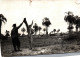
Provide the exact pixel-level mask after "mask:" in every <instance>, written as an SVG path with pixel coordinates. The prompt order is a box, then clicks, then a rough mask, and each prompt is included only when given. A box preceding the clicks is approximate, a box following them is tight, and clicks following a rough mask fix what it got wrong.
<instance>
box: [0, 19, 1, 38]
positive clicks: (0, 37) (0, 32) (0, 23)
mask: <svg viewBox="0 0 80 57" xmlns="http://www.w3.org/2000/svg"><path fill="white" fill-rule="evenodd" d="M0 39H1V20H0Z"/></svg>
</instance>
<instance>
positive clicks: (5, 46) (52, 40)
mask: <svg viewBox="0 0 80 57" xmlns="http://www.w3.org/2000/svg"><path fill="white" fill-rule="evenodd" d="M62 38H63V37H61V36H48V37H45V36H43V37H35V36H33V43H32V45H33V49H32V50H29V42H28V38H27V37H20V42H21V50H22V51H20V52H14V53H12V51H13V46H12V41H11V38H9V39H8V40H4V41H2V43H1V53H2V55H3V56H10V55H11V56H12V55H13V56H26V55H42V54H56V53H57V54H58V53H68V52H79V51H80V45H79V44H78V42H77V41H76V40H73V41H63V40H62Z"/></svg>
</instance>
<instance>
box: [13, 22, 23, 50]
mask: <svg viewBox="0 0 80 57" xmlns="http://www.w3.org/2000/svg"><path fill="white" fill-rule="evenodd" d="M22 24H23V22H22V23H21V24H20V25H19V26H18V27H16V24H13V29H12V30H11V38H12V43H13V47H14V51H20V40H19V36H18V29H19V28H20V27H21V26H22Z"/></svg>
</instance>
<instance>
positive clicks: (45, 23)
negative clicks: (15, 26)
mask: <svg viewBox="0 0 80 57" xmlns="http://www.w3.org/2000/svg"><path fill="white" fill-rule="evenodd" d="M42 25H44V26H46V35H48V27H49V25H51V22H50V20H49V18H47V17H45V18H44V19H43V21H42Z"/></svg>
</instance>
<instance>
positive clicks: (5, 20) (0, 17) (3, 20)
mask: <svg viewBox="0 0 80 57" xmlns="http://www.w3.org/2000/svg"><path fill="white" fill-rule="evenodd" d="M2 22H3V23H5V22H7V19H6V18H5V17H4V15H3V14H0V38H1V26H2Z"/></svg>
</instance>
